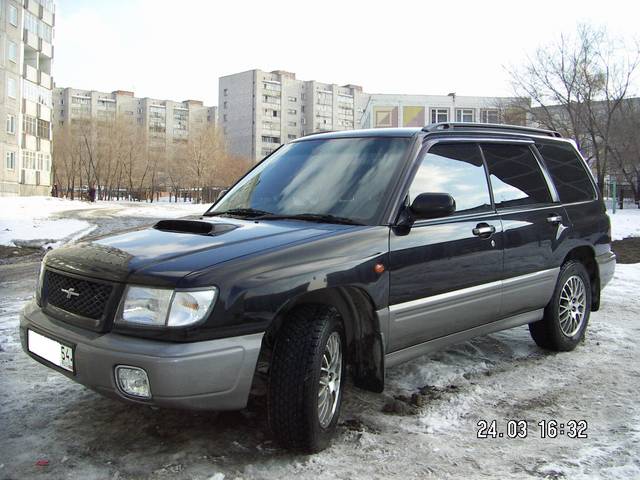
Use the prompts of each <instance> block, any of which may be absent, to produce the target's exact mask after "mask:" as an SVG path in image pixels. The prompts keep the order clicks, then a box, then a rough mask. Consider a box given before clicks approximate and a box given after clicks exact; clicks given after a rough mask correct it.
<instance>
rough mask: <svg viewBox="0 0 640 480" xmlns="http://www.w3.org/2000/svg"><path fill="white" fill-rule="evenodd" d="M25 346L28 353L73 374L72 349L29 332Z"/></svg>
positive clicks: (31, 331)
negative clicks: (27, 348)
mask: <svg viewBox="0 0 640 480" xmlns="http://www.w3.org/2000/svg"><path fill="white" fill-rule="evenodd" d="M27 333H28V337H27V345H28V347H29V351H30V352H31V353H33V354H35V355H37V356H39V357H41V358H44V359H45V360H47V361H48V362H51V363H53V364H54V365H57V366H58V367H60V368H63V369H65V370H68V371H70V372H73V349H72V348H71V347H68V346H67V345H63V344H62V343H60V342H57V341H55V340H53V339H51V338H49V337H45V336H44V335H40V334H39V333H36V332H34V331H33V330H29V331H28V332H27Z"/></svg>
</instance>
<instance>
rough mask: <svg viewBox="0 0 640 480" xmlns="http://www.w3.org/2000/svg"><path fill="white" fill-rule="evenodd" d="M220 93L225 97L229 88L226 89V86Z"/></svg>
mask: <svg viewBox="0 0 640 480" xmlns="http://www.w3.org/2000/svg"><path fill="white" fill-rule="evenodd" d="M222 94H223V95H224V96H225V97H226V96H227V95H228V94H229V90H228V89H227V88H225V89H224V90H223V91H222Z"/></svg>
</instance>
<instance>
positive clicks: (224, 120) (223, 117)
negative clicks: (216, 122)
mask: <svg viewBox="0 0 640 480" xmlns="http://www.w3.org/2000/svg"><path fill="white" fill-rule="evenodd" d="M222 121H223V122H226V121H227V114H226V113H225V114H223V115H222Z"/></svg>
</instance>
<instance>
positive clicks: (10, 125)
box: [7, 114, 16, 134]
mask: <svg viewBox="0 0 640 480" xmlns="http://www.w3.org/2000/svg"><path fill="white" fill-rule="evenodd" d="M7 133H12V134H13V133H16V117H15V116H14V115H10V114H8V115H7Z"/></svg>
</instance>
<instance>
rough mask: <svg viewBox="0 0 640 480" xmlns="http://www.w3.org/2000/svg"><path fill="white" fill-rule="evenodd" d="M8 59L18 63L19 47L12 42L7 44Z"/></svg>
mask: <svg viewBox="0 0 640 480" xmlns="http://www.w3.org/2000/svg"><path fill="white" fill-rule="evenodd" d="M7 57H8V58H9V60H11V61H12V62H13V63H18V46H17V45H16V44H15V43H14V42H12V41H11V40H8V43H7Z"/></svg>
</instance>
